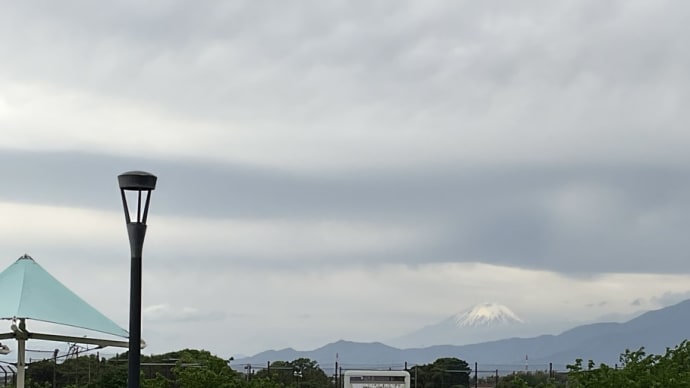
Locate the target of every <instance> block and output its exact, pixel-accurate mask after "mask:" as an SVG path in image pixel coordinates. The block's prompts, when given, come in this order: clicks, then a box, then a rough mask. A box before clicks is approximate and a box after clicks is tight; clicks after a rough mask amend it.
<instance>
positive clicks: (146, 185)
mask: <svg viewBox="0 0 690 388" xmlns="http://www.w3.org/2000/svg"><path fill="white" fill-rule="evenodd" d="M157 180H158V178H157V177H156V176H155V175H153V174H151V173H148V172H144V171H129V172H126V173H123V174H120V175H118V177H117V182H118V184H119V185H120V193H121V194H122V206H123V207H124V209H125V220H126V221H127V224H130V223H136V224H142V225H146V218H147V216H148V213H149V203H150V200H151V191H152V190H155V189H156V181H157ZM125 192H132V193H135V195H136V208H134V207H133V206H134V205H128V204H127V195H126V194H125ZM142 192H144V193H146V198H145V200H144V201H145V203H144V204H143V206H142V203H141V202H142V201H141V200H142V196H141V193H142ZM130 206H132V209H131V210H130ZM130 213H131V216H130ZM135 217H136V218H135ZM133 218H134V219H135V221H134V222H132V219H133Z"/></svg>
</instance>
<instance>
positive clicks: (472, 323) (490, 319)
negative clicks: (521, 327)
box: [453, 303, 524, 327]
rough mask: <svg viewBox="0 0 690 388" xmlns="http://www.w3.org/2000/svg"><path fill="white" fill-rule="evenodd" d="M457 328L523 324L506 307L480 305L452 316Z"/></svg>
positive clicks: (491, 304)
mask: <svg viewBox="0 0 690 388" xmlns="http://www.w3.org/2000/svg"><path fill="white" fill-rule="evenodd" d="M453 319H454V321H455V324H456V325H457V326H459V327H476V326H490V325H496V324H512V323H524V321H523V320H522V319H520V317H518V316H517V315H516V314H515V313H514V312H512V311H511V310H510V309H509V308H508V307H506V306H504V305H501V304H498V303H482V304H478V305H476V306H474V307H472V308H469V309H467V310H465V311H463V312H461V313H458V314H455V316H453Z"/></svg>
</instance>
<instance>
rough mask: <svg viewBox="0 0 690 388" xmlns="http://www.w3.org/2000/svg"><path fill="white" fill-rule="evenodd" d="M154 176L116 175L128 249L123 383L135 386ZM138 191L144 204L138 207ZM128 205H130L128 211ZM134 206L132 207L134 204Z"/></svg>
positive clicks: (135, 387) (136, 174)
mask: <svg viewBox="0 0 690 388" xmlns="http://www.w3.org/2000/svg"><path fill="white" fill-rule="evenodd" d="M157 179H158V178H156V176H155V175H153V174H149V173H148V172H143V171H130V172H126V173H124V174H121V175H119V176H118V177H117V181H118V183H119V185H120V194H121V195H122V206H123V207H124V209H125V221H126V223H127V234H128V235H129V248H130V250H131V252H132V255H131V256H132V264H131V265H132V266H131V270H130V283H129V284H130V286H129V357H128V374H127V386H128V387H129V388H139V370H140V368H141V366H140V362H141V252H142V250H143V249H144V237H145V236H146V218H147V217H148V214H149V203H150V200H151V191H152V190H154V189H155V188H156V180H157ZM126 191H127V192H132V193H135V194H136V205H134V204H132V205H128V204H127V195H126V193H125V192H126ZM142 193H145V195H146V198H145V199H144V201H145V203H144V206H143V208H142V204H141V200H142ZM129 206H133V207H132V209H131V210H130V207H129ZM134 206H136V207H134Z"/></svg>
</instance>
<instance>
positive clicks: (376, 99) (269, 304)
mask: <svg viewBox="0 0 690 388" xmlns="http://www.w3.org/2000/svg"><path fill="white" fill-rule="evenodd" d="M689 12H690V3H688V2H684V1H680V0H679V1H646V0H645V1H634V0H625V1H623V0H621V1H614V0H612V1H605V2H602V1H596V0H591V1H582V0H578V1H558V2H555V1H550V0H548V1H547V0H544V1H522V2H514V1H497V2H486V1H481V2H480V1H416V2H406V1H399V0H395V1H393V0H390V1H292V2H286V1H217V2H214V1H202V2H187V1H179V2H175V1H151V2H140V1H113V2H88V1H83V2H80V1H61V2H50V1H26V2H13V3H7V4H5V5H4V6H3V11H2V12H0V58H2V60H0V176H1V177H2V182H1V183H0V235H2V236H3V237H2V243H1V244H0V253H1V255H0V260H2V262H3V263H4V264H3V265H2V267H3V268H4V267H6V266H9V265H10V264H11V263H13V262H14V260H16V259H17V258H18V257H20V256H21V255H22V254H24V253H28V254H30V255H31V256H33V257H34V259H36V261H37V262H38V263H39V264H41V265H42V266H43V267H44V268H45V269H46V270H48V271H49V272H51V273H52V274H53V275H54V276H56V277H57V278H58V279H59V280H61V281H62V282H63V283H64V284H65V285H67V286H68V287H69V288H71V289H72V290H74V291H75V292H77V293H78V294H79V295H81V296H82V297H83V298H84V299H86V300H87V301H88V302H89V303H91V304H92V305H93V306H95V307H96V308H98V309H99V310H101V311H102V312H104V313H105V314H106V315H108V316H109V317H111V318H112V319H113V320H115V321H116V322H117V323H119V324H120V325H121V326H122V327H124V328H127V322H128V311H129V310H128V309H129V307H128V306H129V299H128V298H129V264H130V263H129V246H128V241H127V235H126V230H125V225H124V217H123V215H122V209H121V203H120V198H119V193H118V188H117V180H116V177H117V175H118V174H119V173H122V172H125V171H129V170H146V171H150V172H152V173H154V174H156V175H157V176H158V177H159V182H158V187H157V189H156V191H155V192H154V195H153V197H152V203H151V211H150V215H149V230H148V235H147V238H146V244H145V247H144V286H143V288H144V290H143V306H144V321H143V337H144V338H145V339H146V340H147V342H148V343H149V347H148V348H147V349H146V350H145V352H151V353H162V352H166V351H172V350H177V349H181V348H184V347H190V348H203V349H208V350H210V351H212V352H213V353H215V354H218V355H220V356H222V357H229V356H233V355H239V354H252V353H255V352H258V351H261V350H266V349H269V348H282V347H287V346H291V347H295V348H298V349H311V348H314V347H317V346H320V345H324V344H326V343H328V342H331V341H335V340H338V339H348V340H357V341H375V340H376V341H385V340H386V339H388V338H391V337H395V336H398V335H402V334H405V333H407V332H410V331H413V330H415V329H418V328H420V327H422V326H424V325H428V324H433V323H436V322H438V321H440V320H442V319H444V318H446V317H447V316H449V315H451V314H453V313H456V312H458V311H461V310H464V309H466V308H468V307H470V306H472V305H474V304H477V303H482V302H498V303H502V304H505V305H507V306H508V307H510V308H511V309H512V310H513V311H515V313H516V314H517V315H519V316H520V317H521V318H523V319H524V320H526V321H529V322H560V323H559V325H561V326H558V328H557V327H556V326H555V325H556V324H555V323H554V330H559V328H563V322H572V323H573V324H574V323H577V322H590V321H593V320H597V319H600V318H601V317H616V316H619V317H620V316H625V315H626V314H630V313H634V312H636V311H642V310H647V309H654V308H659V307H663V306H666V305H669V304H672V303H675V302H677V301H680V300H682V299H684V298H686V297H688V296H690V260H689V257H688V252H690V243H688V241H689V239H688V238H687V236H688V233H690V221H689V219H690V205H689V203H690V183H689V179H688V177H689V173H690V153H688V152H687V149H688V147H689V146H690V131H689V130H688V124H689V123H690V110H688V109H687V102H688V101H690V88H689V87H688V85H690V75H689V74H690V73H688V69H689V68H690V45H688V44H687V37H688V36H690V24H688V23H687V15H688V14H689ZM7 325H9V322H8V323H7Z"/></svg>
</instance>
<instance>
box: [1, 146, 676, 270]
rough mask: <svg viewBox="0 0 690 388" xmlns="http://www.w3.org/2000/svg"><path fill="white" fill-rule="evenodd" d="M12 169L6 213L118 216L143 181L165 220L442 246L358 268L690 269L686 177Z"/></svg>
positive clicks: (587, 171) (97, 162)
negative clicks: (38, 207)
mask: <svg viewBox="0 0 690 388" xmlns="http://www.w3.org/2000/svg"><path fill="white" fill-rule="evenodd" d="M0 165H2V166H3V167H2V168H0V171H1V172H2V175H3V176H4V177H5V179H6V182H9V183H11V184H8V185H7V186H6V187H5V189H3V191H2V199H4V200H7V201H16V202H30V203H39V204H54V205H63V206H76V207H82V206H89V207H94V208H98V209H102V210H117V209H119V206H120V205H119V203H118V197H117V185H116V179H115V177H116V175H117V174H119V173H121V172H124V171H125V170H128V169H133V168H135V167H136V168H139V167H142V168H145V169H148V170H150V171H153V172H155V173H156V174H157V175H158V176H159V179H160V181H159V186H158V189H157V191H156V192H155V193H154V201H153V210H152V212H153V213H154V214H162V215H171V216H173V215H174V216H184V217H196V218H198V217H203V218H209V219H248V218H258V219H261V218H264V219H267V220H275V219H286V220H296V221H300V220H302V221H304V220H312V221H328V220H346V221H357V222H366V223H371V224H372V225H375V224H376V223H377V222H384V221H385V222H389V223H391V222H392V223H394V224H399V225H401V226H407V227H414V228H417V229H419V230H421V231H428V232H429V234H431V235H433V236H434V238H433V239H432V240H430V241H429V240H425V241H424V242H423V243H420V244H421V245H417V246H413V247H412V249H409V247H406V251H404V252H403V251H400V252H396V251H393V252H386V253H383V254H375V257H368V256H362V257H346V258H345V257H344V258H343V259H347V261H348V262H350V263H356V262H361V263H366V262H372V263H381V262H388V261H391V260H392V261H400V262H408V263H422V262H434V261H451V262H453V261H483V262H488V263H497V264H506V265H511V266H519V267H526V268H542V269H553V270H557V271H563V272H574V273H578V272H579V273H593V272H607V271H612V272H626V271H643V272H675V271H678V270H681V269H688V268H690V267H689V264H687V260H685V255H684V254H683V252H685V251H686V248H687V242H686V240H687V239H686V238H685V234H684V233H683V231H684V230H687V227H688V221H687V220H686V218H685V217H683V216H682V215H683V214H687V213H688V211H689V210H690V209H688V205H687V201H686V199H687V198H688V194H690V184H688V183H687V180H686V179H684V177H686V176H687V174H688V171H687V169H683V168H680V167H678V166H661V165H656V166H654V165H642V164H640V165H635V166H633V165H630V164H626V165H622V166H616V165H609V166H604V165H595V164H590V165H580V164H576V165H551V166H544V165H539V166H536V165H504V166H493V167H487V166H480V167H474V168H473V167H469V166H467V167H459V166H440V167H438V168H436V169H434V170H419V171H414V170H411V171H375V170H372V171H359V172H357V171H350V172H349V173H348V174H344V175H316V174H310V173H301V174H300V173H295V172H292V173H291V172H284V171H276V170H270V169H259V168H256V167H247V166H240V165H225V166H223V165H219V164H215V165H208V164H199V163H195V162H179V163H175V162H169V161H160V160H143V159H142V160H132V159H123V158H119V157H112V156H97V155H93V154H77V153H32V152H17V151H5V152H3V153H2V156H0ZM121 166H128V167H121ZM130 166H131V167H130ZM229 254H232V253H229ZM276 260H278V261H279V258H276ZM305 264H309V265H312V264H313V263H305ZM291 265H299V263H291Z"/></svg>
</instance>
